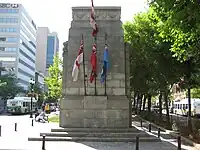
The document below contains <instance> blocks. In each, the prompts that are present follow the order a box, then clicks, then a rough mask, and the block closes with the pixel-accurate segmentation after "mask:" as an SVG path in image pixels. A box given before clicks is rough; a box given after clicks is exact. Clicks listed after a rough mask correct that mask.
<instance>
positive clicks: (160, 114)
mask: <svg viewBox="0 0 200 150" xmlns="http://www.w3.org/2000/svg"><path fill="white" fill-rule="evenodd" d="M161 118H162V92H160V95H159V120H161Z"/></svg>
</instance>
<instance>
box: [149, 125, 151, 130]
mask: <svg viewBox="0 0 200 150" xmlns="http://www.w3.org/2000/svg"><path fill="white" fill-rule="evenodd" d="M149 132H151V123H150V124H149Z"/></svg>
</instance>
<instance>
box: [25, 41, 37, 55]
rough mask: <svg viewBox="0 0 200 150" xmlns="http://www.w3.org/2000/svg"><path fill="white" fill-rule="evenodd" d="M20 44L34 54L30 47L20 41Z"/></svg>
mask: <svg viewBox="0 0 200 150" xmlns="http://www.w3.org/2000/svg"><path fill="white" fill-rule="evenodd" d="M22 45H23V46H24V47H26V49H27V50H28V51H29V52H30V53H32V54H33V55H34V56H35V52H34V51H33V50H32V49H30V48H29V47H28V46H27V45H26V44H25V43H24V42H22Z"/></svg>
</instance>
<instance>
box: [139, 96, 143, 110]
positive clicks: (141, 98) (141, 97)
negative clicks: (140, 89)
mask: <svg viewBox="0 0 200 150" xmlns="http://www.w3.org/2000/svg"><path fill="white" fill-rule="evenodd" d="M143 97H144V95H143V94H141V95H140V109H139V113H141V110H142V100H143Z"/></svg>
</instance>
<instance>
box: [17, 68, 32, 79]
mask: <svg viewBox="0 0 200 150" xmlns="http://www.w3.org/2000/svg"><path fill="white" fill-rule="evenodd" d="M18 72H19V73H21V74H23V75H25V76H27V77H29V78H30V79H31V78H34V76H32V75H31V74H29V73H27V72H25V71H23V70H22V69H20V68H18Z"/></svg>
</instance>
